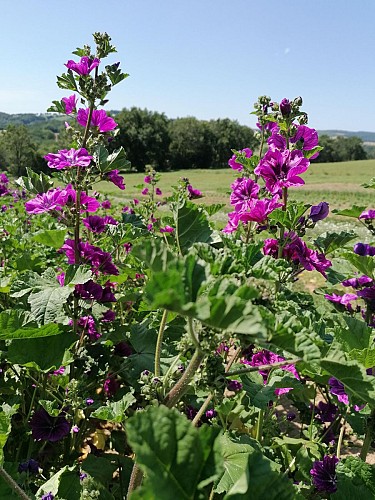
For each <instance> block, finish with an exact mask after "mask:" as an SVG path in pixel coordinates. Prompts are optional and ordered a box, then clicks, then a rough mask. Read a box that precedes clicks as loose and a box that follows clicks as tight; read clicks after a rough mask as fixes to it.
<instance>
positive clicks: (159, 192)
mask: <svg viewBox="0 0 375 500" xmlns="http://www.w3.org/2000/svg"><path fill="white" fill-rule="evenodd" d="M155 193H156V194H157V195H159V196H161V195H162V194H163V193H162V192H161V189H159V188H156V189H155Z"/></svg>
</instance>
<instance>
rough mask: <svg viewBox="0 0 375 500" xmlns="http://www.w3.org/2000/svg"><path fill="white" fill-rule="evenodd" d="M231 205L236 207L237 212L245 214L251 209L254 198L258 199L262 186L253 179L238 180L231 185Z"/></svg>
mask: <svg viewBox="0 0 375 500" xmlns="http://www.w3.org/2000/svg"><path fill="white" fill-rule="evenodd" d="M231 189H232V193H231V195H230V204H231V205H234V207H235V210H236V212H243V211H244V210H246V209H247V208H248V207H249V204H250V201H251V200H253V198H258V193H259V189H260V186H258V184H257V183H256V182H254V181H253V180H252V179H247V178H240V179H236V180H235V182H233V184H232V185H231Z"/></svg>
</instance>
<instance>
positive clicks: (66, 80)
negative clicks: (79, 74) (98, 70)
mask: <svg viewBox="0 0 375 500" xmlns="http://www.w3.org/2000/svg"><path fill="white" fill-rule="evenodd" d="M57 85H58V87H60V89H66V90H72V91H73V92H78V89H77V83H76V81H75V79H74V75H73V72H72V70H70V69H69V70H68V72H67V73H63V74H62V75H61V76H58V77H57Z"/></svg>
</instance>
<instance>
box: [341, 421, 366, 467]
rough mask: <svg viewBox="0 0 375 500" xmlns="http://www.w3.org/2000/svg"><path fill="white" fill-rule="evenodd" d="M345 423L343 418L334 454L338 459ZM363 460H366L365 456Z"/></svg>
mask: <svg viewBox="0 0 375 500" xmlns="http://www.w3.org/2000/svg"><path fill="white" fill-rule="evenodd" d="M345 424H346V419H345V418H344V421H343V422H342V425H341V429H340V435H339V440H338V442H337V451H336V456H337V458H338V459H340V453H341V445H342V440H343V438H344V432H345ZM365 461H366V458H365Z"/></svg>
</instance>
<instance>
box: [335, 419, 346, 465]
mask: <svg viewBox="0 0 375 500" xmlns="http://www.w3.org/2000/svg"><path fill="white" fill-rule="evenodd" d="M345 424H346V419H345V418H344V421H343V422H342V425H341V429H340V435H339V440H338V441H337V451H336V456H337V458H338V459H339V458H340V453H341V445H342V440H343V438H344V432H345Z"/></svg>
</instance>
